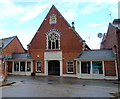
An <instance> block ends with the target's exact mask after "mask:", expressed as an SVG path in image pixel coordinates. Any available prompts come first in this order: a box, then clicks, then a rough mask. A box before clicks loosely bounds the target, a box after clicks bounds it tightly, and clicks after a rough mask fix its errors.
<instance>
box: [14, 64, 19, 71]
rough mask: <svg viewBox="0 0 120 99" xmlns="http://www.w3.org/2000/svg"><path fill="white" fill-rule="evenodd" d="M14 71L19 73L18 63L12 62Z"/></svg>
mask: <svg viewBox="0 0 120 99" xmlns="http://www.w3.org/2000/svg"><path fill="white" fill-rule="evenodd" d="M14 71H19V62H14Z"/></svg>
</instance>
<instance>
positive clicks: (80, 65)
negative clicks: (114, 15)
mask: <svg viewBox="0 0 120 99" xmlns="http://www.w3.org/2000/svg"><path fill="white" fill-rule="evenodd" d="M11 47H12V46H10V48H11ZM8 52H9V51H7V53H6V54H7V55H9V54H8ZM4 53H5V52H4ZM10 55H11V57H9V59H8V60H7V61H6V62H7V66H8V73H9V74H14V75H31V74H33V73H34V74H35V75H36V76H37V75H44V76H48V75H56V76H65V77H78V78H90V79H118V75H117V74H118V73H117V71H118V70H117V63H116V57H115V54H114V52H113V51H112V50H111V49H103V50H91V49H90V48H89V47H88V45H87V44H86V43H85V41H84V40H83V39H82V38H81V37H80V36H79V34H78V33H77V32H76V30H75V27H74V23H73V24H72V26H70V24H69V23H68V22H67V21H66V20H65V18H64V17H63V16H62V15H61V13H60V12H59V11H58V10H57V8H56V7H55V6H54V5H53V6H52V8H51V9H50V11H49V12H48V14H47V16H46V17H45V19H44V20H43V23H42V24H41V26H40V27H39V28H38V30H37V32H36V33H35V36H34V37H33V39H32V40H31V42H30V43H29V44H28V51H27V52H24V51H23V52H22V53H19V52H16V53H15V51H14V52H11V54H10Z"/></svg>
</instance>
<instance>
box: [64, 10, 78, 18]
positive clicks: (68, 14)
mask: <svg viewBox="0 0 120 99" xmlns="http://www.w3.org/2000/svg"><path fill="white" fill-rule="evenodd" d="M63 16H64V17H65V19H67V20H70V19H73V18H75V17H76V16H77V14H76V13H75V11H73V10H67V11H66V13H64V14H63Z"/></svg>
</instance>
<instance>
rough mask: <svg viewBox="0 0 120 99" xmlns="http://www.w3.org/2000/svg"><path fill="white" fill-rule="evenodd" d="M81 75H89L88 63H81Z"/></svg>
mask: <svg viewBox="0 0 120 99" xmlns="http://www.w3.org/2000/svg"><path fill="white" fill-rule="evenodd" d="M81 73H83V74H90V62H81Z"/></svg>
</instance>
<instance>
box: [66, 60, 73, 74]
mask: <svg viewBox="0 0 120 99" xmlns="http://www.w3.org/2000/svg"><path fill="white" fill-rule="evenodd" d="M69 62H72V68H73V71H72V72H69V71H68V65H69V64H68V63H69ZM67 73H74V61H67Z"/></svg>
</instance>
